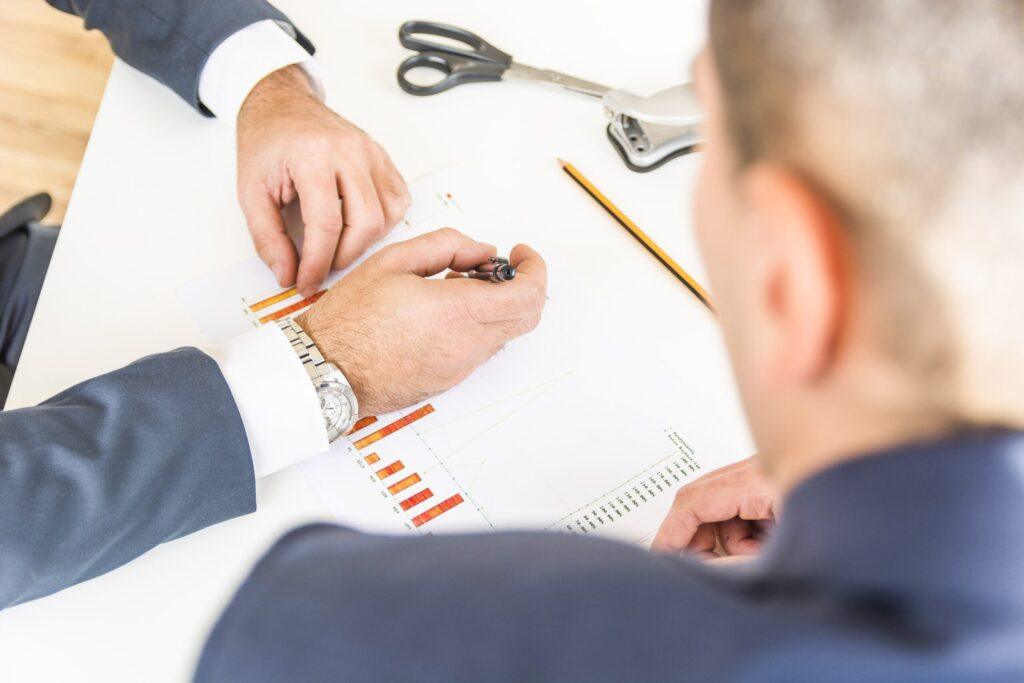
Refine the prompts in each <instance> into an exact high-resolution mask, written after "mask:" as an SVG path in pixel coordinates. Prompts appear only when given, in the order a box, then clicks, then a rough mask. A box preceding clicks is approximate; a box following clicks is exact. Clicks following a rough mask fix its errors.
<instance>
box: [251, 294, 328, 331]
mask: <svg viewBox="0 0 1024 683" xmlns="http://www.w3.org/2000/svg"><path fill="white" fill-rule="evenodd" d="M326 293H327V290H326V289H321V290H320V291H319V292H317V293H316V294H314V295H313V296H311V297H309V298H308V299H303V300H302V301H297V302H295V303H294V304H292V305H291V306H285V307H284V308H282V309H280V310H277V311H274V312H273V313H271V314H269V315H265V316H263V317H262V318H260V325H262V324H264V323H269V322H273V321H275V320H280V319H281V318H283V317H285V316H286V315H290V314H292V313H294V312H295V311H301V310H302V309H303V308H305V307H307V306H312V305H313V304H315V303H316V300H317V299H319V298H320V297H322V296H323V295H324V294H326Z"/></svg>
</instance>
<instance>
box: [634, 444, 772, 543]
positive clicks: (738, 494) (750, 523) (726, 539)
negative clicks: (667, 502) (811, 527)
mask: <svg viewBox="0 0 1024 683" xmlns="http://www.w3.org/2000/svg"><path fill="white" fill-rule="evenodd" d="M777 509H778V503H777V496H776V493H775V490H774V488H773V486H772V485H771V483H770V482H769V481H768V480H767V479H766V478H765V476H764V474H763V473H762V472H761V466H760V463H758V462H757V461H756V460H755V459H754V458H747V459H746V460H741V461H740V462H737V463H734V464H732V465H729V466H727V467H723V468H721V469H719V470H715V471H714V472H711V473H709V474H705V475H704V476H703V477H701V478H700V479H697V480H696V481H694V482H693V483H692V484H687V485H686V486H684V487H683V488H681V489H679V492H678V493H677V494H676V499H675V502H674V503H673V504H672V509H671V510H670V511H669V513H668V516H667V517H665V521H664V522H662V523H661V528H660V529H658V534H657V535H656V536H655V537H654V542H653V543H652V544H651V549H652V550H656V551H660V552H676V553H678V552H684V551H685V552H689V553H695V554H697V555H699V556H700V557H703V558H705V559H715V558H718V554H717V553H716V552H715V547H716V541H717V542H718V543H720V544H721V547H722V548H723V549H724V550H725V552H726V554H727V555H753V554H756V553H757V552H758V551H759V550H760V548H761V541H762V538H763V536H764V534H765V532H766V531H767V528H768V527H770V526H771V524H772V523H774V521H775V514H776V511H777Z"/></svg>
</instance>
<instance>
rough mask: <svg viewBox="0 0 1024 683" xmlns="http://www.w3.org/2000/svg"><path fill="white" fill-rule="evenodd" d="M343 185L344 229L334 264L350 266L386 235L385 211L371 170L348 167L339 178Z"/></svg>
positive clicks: (336, 265)
mask: <svg viewBox="0 0 1024 683" xmlns="http://www.w3.org/2000/svg"><path fill="white" fill-rule="evenodd" d="M337 182H338V186H339V187H341V196H342V205H341V210H342V214H343V217H344V219H345V220H344V229H343V230H342V233H341V242H340V243H339V244H338V251H337V253H336V254H335V256H334V267H335V268H336V269H338V270H341V269H342V268H347V267H349V266H350V265H352V262H353V261H355V260H356V259H357V258H359V257H360V256H361V255H362V254H363V252H364V251H366V250H367V249H368V248H369V246H370V245H371V244H373V243H374V242H376V241H377V240H378V239H380V237H381V235H383V234H384V229H385V228H384V210H383V209H382V208H381V205H380V198H379V197H378V196H377V190H376V188H375V187H374V185H373V179H372V178H371V176H370V173H369V172H368V171H367V170H366V169H365V168H364V167H360V166H354V165H352V166H349V167H348V168H346V169H345V170H344V171H343V172H342V173H341V174H340V175H339V176H338V178H337Z"/></svg>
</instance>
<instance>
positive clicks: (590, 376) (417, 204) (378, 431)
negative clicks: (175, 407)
mask: <svg viewBox="0 0 1024 683" xmlns="http://www.w3.org/2000/svg"><path fill="white" fill-rule="evenodd" d="M411 190H412V193H413V208H412V210H411V211H410V213H409V215H408V217H407V219H406V220H405V221H404V222H403V223H402V224H400V225H399V226H398V228H397V229H396V230H395V231H394V232H393V233H392V234H391V235H390V236H389V237H388V238H387V240H386V241H385V242H384V244H387V243H390V242H393V241H399V240H403V239H408V238H409V237H412V236H414V235H417V234H421V233H423V232H426V231H429V230H432V229H435V228H438V227H442V226H451V227H455V228H459V229H462V230H464V231H465V232H467V233H469V234H471V235H473V236H474V237H475V238H477V239H481V240H488V238H492V239H491V241H495V242H496V243H500V242H501V240H500V239H493V238H500V236H502V235H507V234H514V231H513V230H512V229H511V227H512V225H511V223H512V222H514V221H516V220H517V216H516V215H515V211H514V210H513V209H510V207H507V206H506V205H505V204H507V202H505V203H504V204H503V202H502V199H501V197H500V196H499V194H498V193H497V192H496V191H495V190H494V189H493V188H489V187H487V184H486V179H485V178H483V177H482V175H481V174H480V173H478V172H474V170H473V169H472V167H465V166H462V167H454V168H451V169H447V170H445V171H442V172H439V173H436V174H433V175H431V176H428V177H427V178H424V179H423V180H421V181H419V182H417V183H414V184H413V185H412V187H411ZM498 207H501V208H500V209H499V208H498ZM519 220H521V219H519ZM549 256H551V255H550V254H547V253H545V257H549ZM564 256H566V258H568V257H569V256H570V255H564ZM556 260H557V259H556ZM343 275H344V273H339V274H336V275H334V276H333V277H332V278H331V280H329V281H328V282H327V283H326V284H325V287H327V286H330V284H333V282H334V281H336V280H337V279H338V278H340V277H342V276H343ZM551 282H552V284H551V286H550V287H549V294H548V302H547V305H546V308H545V311H544V316H543V320H542V322H541V324H540V326H539V327H538V328H537V329H536V330H535V331H534V332H532V333H530V334H529V335H527V336H525V337H523V338H521V339H518V340H515V341H513V342H511V343H510V344H508V345H507V346H506V348H505V349H504V350H503V351H501V352H500V353H499V354H498V355H497V356H495V357H494V358H493V359H491V360H490V361H489V362H488V363H486V364H485V365H484V366H483V367H481V368H480V369H478V370H477V371H476V372H475V373H474V374H473V375H472V376H471V377H470V378H469V379H468V380H466V381H465V382H464V383H463V384H461V385H460V386H458V387H456V388H454V389H452V390H450V391H449V392H447V393H445V394H443V395H441V396H438V397H435V398H432V399H430V400H428V401H426V402H424V403H421V404H418V405H415V406H412V407H410V408H408V409H406V410H403V411H400V412H398V413H395V414H392V415H383V416H377V417H376V418H370V419H366V420H364V421H362V422H361V424H360V425H358V426H357V427H358V428H357V429H356V430H355V431H354V432H353V433H352V434H351V440H350V442H349V443H339V444H336V445H335V446H334V447H333V448H332V449H331V450H330V451H328V452H327V453H324V454H321V455H319V456H316V457H314V458H312V459H310V460H308V461H307V462H305V463H303V464H302V465H301V467H302V468H303V469H304V470H305V473H306V474H307V476H308V478H309V480H310V482H311V483H312V485H313V487H314V488H315V489H316V490H317V491H318V493H319V494H320V496H321V497H322V498H323V500H324V501H325V502H326V504H327V505H328V507H329V508H330V509H331V511H332V512H333V514H334V516H335V517H336V518H337V519H338V520H339V521H340V522H342V523H344V524H348V525H352V526H356V527H358V528H362V529H366V530H371V531H379V532H394V533H409V534H426V533H443V532H451V531H467V530H480V531H489V530H508V529H522V528H526V529H544V530H551V531H560V532H565V533H571V534H600V535H609V536H613V537H616V538H619V539H621V540H624V541H627V542H631V543H637V544H646V543H649V542H650V539H651V538H652V536H653V534H654V532H655V531H656V530H657V527H658V524H659V523H660V521H661V519H662V518H663V517H664V514H665V513H666V511H667V510H668V508H669V506H670V505H671V502H672V497H673V494H674V492H675V491H676V490H677V489H678V488H679V487H680V486H681V485H683V484H684V483H686V482H688V481H692V480H693V479H695V478H696V477H697V476H700V475H701V474H702V473H704V472H707V471H710V470H712V469H715V468H717V467H720V466H722V465H725V464H728V463H729V462H731V461H733V460H735V459H737V458H739V457H743V456H745V455H748V453H743V452H739V451H737V450H736V442H735V441H734V440H731V439H729V438H728V436H727V435H726V434H724V433H723V432H722V430H721V429H719V428H718V427H717V423H716V420H715V419H714V416H713V415H709V414H707V412H708V411H707V409H706V408H705V407H704V406H703V405H702V401H701V400H700V393H699V392H697V391H695V390H694V387H688V386H686V385H685V384H684V383H683V382H681V381H680V380H679V379H678V378H676V377H675V376H674V375H673V374H672V373H670V372H667V371H666V370H665V369H664V368H662V367H659V365H658V364H657V362H656V361H655V360H653V358H654V357H655V354H649V353H647V350H646V349H645V348H643V346H642V345H641V344H638V342H637V341H636V340H635V339H627V338H625V336H623V338H616V337H615V336H614V335H610V334H607V332H604V333H602V334H601V335H598V336H595V335H593V334H592V333H591V332H590V331H591V330H592V328H593V326H592V325H591V324H590V322H591V321H593V320H595V317H594V316H600V315H602V314H603V313H604V312H603V311H602V310H601V309H600V306H599V305H598V303H597V302H594V301H593V300H592V298H591V297H589V296H588V289H587V282H586V280H585V278H583V279H575V278H563V279H560V280H557V285H556V284H555V282H556V280H555V279H552V281H551ZM493 286H501V285H493ZM181 298H182V301H183V302H184V303H185V305H186V307H187V308H188V309H189V310H190V311H191V312H192V314H193V315H194V317H195V319H196V321H197V322H198V324H199V326H200V327H201V328H202V329H203V331H204V333H205V334H206V335H207V336H208V337H209V338H210V339H211V341H217V340H220V339H224V338H226V337H229V336H231V335H234V334H238V333H240V332H244V331H246V330H248V329H251V328H252V327H253V326H255V325H260V324H266V323H268V322H272V321H273V320H276V319H278V318H279V317H281V316H284V315H294V314H296V313H298V312H299V311H300V310H302V308H304V307H305V306H307V305H308V304H309V302H308V301H305V300H303V299H302V298H301V297H300V296H299V295H298V294H296V293H295V292H293V291H289V290H285V291H281V289H280V288H279V287H277V285H276V283H275V281H274V279H273V276H272V275H271V274H270V273H269V271H268V270H267V269H266V267H265V266H264V265H263V264H262V263H260V262H259V261H258V260H257V259H253V260H251V261H247V262H243V263H241V264H238V265H237V266H235V267H232V268H229V269H226V270H224V271H221V272H217V273H213V274H210V275H209V276H207V277H205V278H202V279H200V280H199V281H196V282H194V283H192V284H191V285H190V286H188V287H186V288H185V289H184V290H183V291H182V292H181Z"/></svg>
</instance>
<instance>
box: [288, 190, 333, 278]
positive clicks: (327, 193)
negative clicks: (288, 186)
mask: <svg viewBox="0 0 1024 683" xmlns="http://www.w3.org/2000/svg"><path fill="white" fill-rule="evenodd" d="M295 189H296V191H297V192H298V193H299V203H300V206H301V208H302V222H303V223H304V224H305V226H306V231H305V239H304V241H303V243H302V259H301V261H299V273H298V278H297V281H296V286H297V288H298V290H299V292H300V293H301V294H302V295H303V296H306V297H308V296H312V295H313V294H315V293H316V291H317V289H318V288H319V287H320V284H321V283H322V282H323V281H324V278H325V277H327V273H328V271H330V269H331V262H332V261H333V260H334V252H335V251H336V250H337V247H338V237H339V236H340V235H341V206H340V205H339V203H338V184H337V180H336V179H335V177H334V175H333V174H327V173H319V174H316V173H302V174H295Z"/></svg>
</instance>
